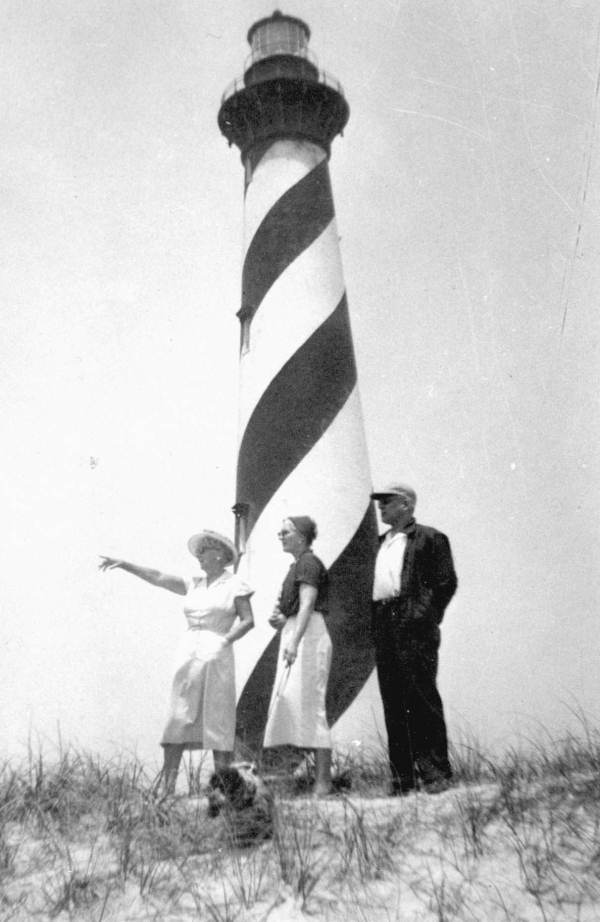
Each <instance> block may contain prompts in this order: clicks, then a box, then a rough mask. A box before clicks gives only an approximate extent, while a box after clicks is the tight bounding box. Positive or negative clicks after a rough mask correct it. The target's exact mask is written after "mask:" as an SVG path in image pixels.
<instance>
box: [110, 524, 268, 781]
mask: <svg viewBox="0 0 600 922" xmlns="http://www.w3.org/2000/svg"><path fill="white" fill-rule="evenodd" d="M188 548H189V550H190V553H191V554H192V555H193V556H194V557H196V559H197V560H198V562H199V564H200V567H201V568H202V570H203V573H202V575H201V576H194V577H192V578H191V579H189V580H186V579H183V578H182V577H180V576H169V575H168V574H166V573H161V572H160V571H159V570H152V569H149V568H147V567H140V566H138V565H137V564H133V563H128V562H127V561H125V560H117V559H115V558H113V557H102V562H101V564H100V569H101V570H111V569H116V568H120V569H121V570H125V571H126V572H127V573H133V575H134V576H139V577H140V579H144V580H146V581H147V582H149V583H152V585H153V586H160V587H162V588H163V589H169V590H170V591H171V592H175V593H177V594H178V595H183V596H185V601H184V604H183V613H184V615H185V618H186V621H187V630H186V631H185V633H184V635H183V637H182V638H181V641H180V643H179V647H178V650H177V655H176V661H175V674H174V678H173V688H172V693H171V707H170V712H169V716H168V720H167V725H166V727H165V731H164V734H163V738H162V741H161V745H162V746H163V751H164V765H163V783H164V787H165V790H166V792H167V793H173V792H174V790H175V783H176V780H177V772H178V770H179V764H180V762H181V756H182V754H183V751H184V749H212V751H213V758H214V763H215V769H217V770H218V769H221V768H225V767H227V766H228V765H229V764H230V762H231V761H232V759H233V744H234V735H235V662H234V657H233V650H232V644H233V643H234V642H235V641H236V640H239V639H240V637H243V636H244V634H246V633H247V632H248V631H249V630H250V629H251V628H252V627H253V626H254V619H253V615H252V608H251V605H250V596H251V595H252V589H250V587H249V586H247V585H246V583H244V582H243V580H241V579H240V578H239V577H238V576H237V574H234V573H232V572H231V571H230V570H228V569H227V568H228V567H229V566H230V565H231V564H233V563H235V560H236V552H235V548H234V546H233V544H232V543H231V541H229V539H228V538H226V537H224V536H223V535H220V534H218V533H217V532H214V531H202V532H200V533H199V534H197V535H193V536H192V537H191V538H190V540H189V541H188Z"/></svg>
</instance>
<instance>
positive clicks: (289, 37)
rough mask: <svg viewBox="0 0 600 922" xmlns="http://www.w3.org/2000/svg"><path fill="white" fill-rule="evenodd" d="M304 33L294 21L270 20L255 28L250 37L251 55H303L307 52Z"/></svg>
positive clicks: (259, 56)
mask: <svg viewBox="0 0 600 922" xmlns="http://www.w3.org/2000/svg"><path fill="white" fill-rule="evenodd" d="M306 46H307V43H306V33H305V31H304V29H303V28H302V27H301V26H300V25H299V24H297V23H295V22H286V21H285V20H283V21H281V20H271V21H269V22H267V23H265V24H264V25H263V26H261V28H259V29H257V30H256V32H255V33H254V35H253V38H252V57H253V59H254V60H255V61H256V60H259V59H260V58H266V57H269V56H270V55H272V54H293V55H299V56H301V57H304V56H305V55H306V52H307V47H306Z"/></svg>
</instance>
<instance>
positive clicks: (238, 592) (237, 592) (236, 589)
mask: <svg viewBox="0 0 600 922" xmlns="http://www.w3.org/2000/svg"><path fill="white" fill-rule="evenodd" d="M233 580H234V582H233V586H232V589H233V597H234V599H240V598H247V597H249V596H251V595H254V589H252V588H251V587H250V586H249V585H248V583H247V582H246V581H245V580H243V579H242V578H241V577H239V576H237V575H234V577H233Z"/></svg>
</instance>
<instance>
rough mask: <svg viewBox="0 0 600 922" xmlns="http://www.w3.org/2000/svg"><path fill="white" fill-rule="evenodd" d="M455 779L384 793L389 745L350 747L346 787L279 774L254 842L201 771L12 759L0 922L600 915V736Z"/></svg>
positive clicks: (60, 755) (490, 760) (5, 784)
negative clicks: (215, 800)
mask: <svg viewBox="0 0 600 922" xmlns="http://www.w3.org/2000/svg"><path fill="white" fill-rule="evenodd" d="M452 758H453V765H454V767H455V781H456V783H455V784H454V785H453V786H452V787H451V788H450V789H449V790H448V791H445V792H443V793H440V794H437V795H429V794H426V793H417V794H411V795H409V796H407V797H395V798H391V797H388V796H387V795H386V791H387V769H386V759H385V753H384V751H383V749H381V751H373V752H363V751H360V753H353V754H352V755H348V754H345V755H342V754H338V755H337V756H336V759H335V766H336V778H337V780H338V785H337V788H338V790H337V794H336V795H335V796H332V797H329V798H325V799H315V798H313V797H312V796H311V792H310V764H308V766H307V770H306V772H305V773H304V776H297V777H294V776H293V774H292V773H291V772H284V773H280V774H279V775H277V774H275V775H273V776H271V780H270V783H271V785H272V789H273V794H274V829H273V834H272V835H271V836H270V837H269V838H265V839H261V840H257V841H253V842H251V843H250V844H246V845H244V846H243V847H241V846H240V845H239V842H238V841H236V839H235V836H233V835H232V830H231V828H228V821H227V820H226V819H225V818H224V817H217V818H216V819H209V818H208V816H207V810H206V799H205V796H204V793H203V789H202V784H201V781H200V780H199V774H198V772H197V771H196V770H192V769H191V768H190V769H188V770H187V771H186V772H182V775H181V777H180V781H179V789H178V790H179V794H178V796H176V797H174V798H165V797H164V796H163V795H162V794H161V788H160V784H159V780H160V779H159V778H158V777H157V776H156V775H154V774H151V773H148V772H147V771H146V769H145V768H144V766H143V765H142V764H141V763H140V761H139V760H137V759H135V758H133V757H129V758H126V759H125V758H124V759H122V760H121V759H112V760H102V759H101V758H100V757H98V756H95V755H91V754H89V753H85V752H81V751H78V750H76V749H74V748H72V747H70V746H65V745H64V744H62V743H61V744H60V746H59V747H58V749H57V751H55V752H54V753H53V754H50V755H47V754H44V753H43V752H42V751H41V750H40V751H37V752H36V751H34V750H33V749H32V748H31V747H30V749H29V753H28V756H27V758H26V759H25V760H24V761H23V763H21V764H17V765H16V764H14V762H8V761H7V762H6V763H5V764H4V765H3V766H2V767H1V768H0V919H1V920H9V919H10V920H15V922H21V920H25V919H27V920H29V919H38V920H45V919H58V920H63V919H64V920H67V919H68V920H94V922H101V920H104V922H124V920H132V922H135V920H140V922H141V920H164V922H176V920H190V919H191V920H195V919H197V920H212V922H246V920H248V922H259V920H269V922H293V920H296V919H303V918H307V919H313V920H314V919H316V920H321V919H322V920H332V922H338V920H340V922H341V920H345V919H350V920H354V919H359V920H369V922H417V920H419V922H420V920H424V922H429V920H436V922H450V920H465V922H467V920H477V922H479V920H481V922H483V920H485V922H487V920H490V922H495V920H502V922H534V920H536V922H559V920H565V922H592V920H594V922H595V920H597V919H598V918H600V771H599V769H600V735H599V734H598V732H597V731H595V730H594V729H593V728H591V727H590V726H589V725H588V724H587V723H586V722H585V721H584V720H581V721H580V726H579V732H577V733H573V734H570V735H567V736H565V737H563V738H560V739H552V738H551V737H550V736H549V735H548V734H546V733H541V734H540V738H539V739H537V740H528V741H524V742H523V744H522V745H521V746H519V747H516V746H515V747H511V748H510V749H509V750H507V751H506V752H504V754H503V755H502V756H501V757H498V756H495V757H492V756H490V755H489V754H486V753H485V751H483V749H482V747H480V746H478V745H477V743H476V742H474V741H472V740H470V741H467V740H465V741H463V742H460V743H458V744H457V745H456V746H455V748H454V750H453V753H452Z"/></svg>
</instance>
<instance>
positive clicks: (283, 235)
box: [236, 140, 376, 749]
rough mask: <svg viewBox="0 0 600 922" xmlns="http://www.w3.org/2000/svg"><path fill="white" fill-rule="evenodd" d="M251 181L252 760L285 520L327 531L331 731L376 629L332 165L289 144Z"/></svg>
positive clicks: (246, 291)
mask: <svg viewBox="0 0 600 922" xmlns="http://www.w3.org/2000/svg"><path fill="white" fill-rule="evenodd" d="M248 166H249V164H248V163H247V168H248ZM251 167H252V171H253V172H252V175H250V178H249V182H248V186H247V190H246V214H247V216H248V220H247V222H246V232H247V233H246V252H245V258H244V269H243V280H242V310H241V311H240V318H241V319H242V322H243V323H245V324H246V331H245V333H246V335H245V339H243V348H242V354H241V362H240V386H241V395H240V410H241V412H240V424H241V433H240V447H239V455H238V469H237V494H236V498H237V501H238V502H239V503H244V504H247V508H248V517H247V522H246V526H247V534H248V538H247V546H246V553H245V555H244V557H243V558H242V564H241V567H242V572H244V575H245V576H246V577H247V578H248V579H249V581H250V582H251V584H252V585H253V586H254V588H255V589H256V594H255V596H254V598H253V607H254V610H255V618H256V623H257V626H256V630H255V631H253V632H251V635H250V636H249V638H248V642H247V643H246V650H247V651H248V650H249V649H252V650H253V651H254V657H255V662H256V665H255V666H254V668H253V669H252V671H251V673H250V674H249V675H248V671H249V670H248V668H245V669H241V670H239V669H238V674H239V675H242V676H243V679H245V681H244V684H243V689H242V691H241V695H240V698H239V702H238V734H239V736H240V737H241V739H242V741H244V742H246V743H247V744H248V745H249V747H250V748H251V749H252V748H256V746H257V745H259V744H260V742H261V739H262V731H263V728H264V724H265V722H266V715H267V708H268V703H269V699H270V695H271V689H272V682H273V678H274V672H275V665H276V659H277V650H278V635H273V632H272V630H271V629H270V628H269V626H268V623H267V618H268V615H269V614H270V611H271V610H272V607H273V604H274V602H275V600H276V597H277V593H278V590H279V587H280V584H281V578H282V571H283V572H284V571H285V570H286V569H287V567H288V566H289V560H283V561H282V560H281V558H282V557H283V555H282V553H281V549H280V546H279V544H278V542H277V539H276V531H277V529H278V527H279V525H280V522H281V519H282V518H283V517H285V516H286V515H294V514H296V515H298V514H307V515H311V516H312V517H313V518H314V519H315V520H316V521H317V524H318V528H319V535H320V537H319V539H318V542H317V547H316V551H317V553H318V554H319V556H321V557H322V558H323V560H324V562H325V564H326V566H327V567H328V569H329V572H330V614H329V616H328V620H327V624H328V628H329V631H330V634H331V637H332V641H333V662H332V670H331V675H330V681H329V686H328V693H327V708H328V718H329V720H330V722H334V721H335V720H336V719H337V718H338V717H339V716H340V714H341V713H343V712H344V710H345V709H346V708H347V707H348V706H349V705H350V704H351V702H352V700H353V699H354V697H355V696H356V695H357V694H358V693H359V691H360V689H361V688H362V686H363V684H364V682H365V681H366V679H367V678H368V676H369V674H370V672H371V671H372V667H373V657H372V651H371V646H370V643H369V640H368V636H367V634H368V630H367V626H368V623H369V617H370V583H371V579H372V570H371V568H372V561H373V557H374V553H375V546H376V522H375V516H374V512H373V509H372V506H371V504H370V501H369V492H370V477H369V471H368V461H367V453H366V445H365V439H364V429H363V423H362V415H361V409H360V399H359V396H358V388H357V375H356V363H355V358H354V349H353V344H352V334H351V327H350V318H349V315H348V306H347V301H346V294H345V286H344V282H343V273H342V266H341V259H340V254H339V245H338V235H337V228H336V223H335V216H334V207H333V197H332V193H331V184H330V180H329V170H328V163H327V159H326V157H325V155H324V152H323V150H322V149H321V148H320V147H318V146H317V145H315V144H313V143H311V142H308V141H301V140H282V141H277V142H275V143H274V144H272V145H271V146H270V147H268V148H267V149H266V150H265V151H263V152H262V156H261V157H257V158H256V160H255V161H253V162H252V164H251ZM286 175H287V177H288V184H287V185H286V182H285V177H286ZM255 178H256V183H255V182H254V180H255ZM271 178H272V180H273V182H271V181H270V179H271ZM274 188H276V189H277V197H276V198H275V197H274V194H273V190H274ZM252 635H253V636H252ZM256 659H257V661H256Z"/></svg>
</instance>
